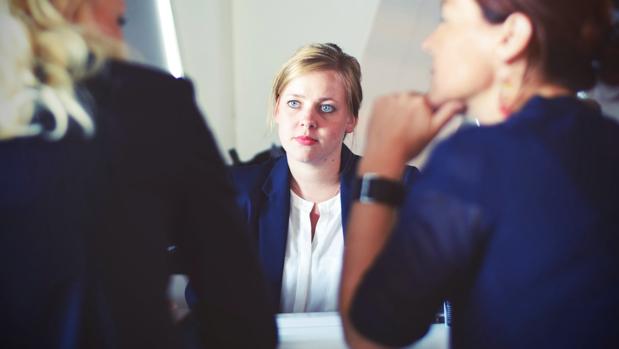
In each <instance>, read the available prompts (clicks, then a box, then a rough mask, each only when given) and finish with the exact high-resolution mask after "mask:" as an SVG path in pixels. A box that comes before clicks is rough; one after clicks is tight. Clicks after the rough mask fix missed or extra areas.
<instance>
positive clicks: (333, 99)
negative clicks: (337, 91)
mask: <svg viewBox="0 0 619 349" xmlns="http://www.w3.org/2000/svg"><path fill="white" fill-rule="evenodd" d="M285 96H291V97H295V98H305V95H301V94H298V93H290V94H286V95H285ZM318 101H319V102H324V101H333V102H338V100H337V99H335V98H333V97H320V98H318Z"/></svg>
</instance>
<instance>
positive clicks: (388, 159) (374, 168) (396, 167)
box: [357, 152, 406, 181]
mask: <svg viewBox="0 0 619 349" xmlns="http://www.w3.org/2000/svg"><path fill="white" fill-rule="evenodd" d="M405 167H406V160H403V159H402V158H399V157H398V156H396V155H395V154H392V153H391V154H389V153H385V152H383V153H378V152H373V153H366V154H364V155H363V157H362V158H361V161H360V162H359V166H358V168H357V173H358V175H359V176H362V175H364V174H366V173H375V174H377V175H379V176H380V177H384V178H388V179H392V180H397V181H399V180H401V178H402V174H403V173H404V169H405Z"/></svg>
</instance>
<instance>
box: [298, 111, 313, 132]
mask: <svg viewBox="0 0 619 349" xmlns="http://www.w3.org/2000/svg"><path fill="white" fill-rule="evenodd" d="M316 114H317V113H316V111H315V110H314V108H308V109H307V110H305V111H304V112H303V113H302V114H301V119H300V120H299V125H300V126H301V127H307V128H316V126H317V125H318V123H317V120H316V118H317V115H316Z"/></svg>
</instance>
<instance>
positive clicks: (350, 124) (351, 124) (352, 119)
mask: <svg viewBox="0 0 619 349" xmlns="http://www.w3.org/2000/svg"><path fill="white" fill-rule="evenodd" d="M357 119H359V118H358V117H356V116H354V115H350V116H349V117H348V121H347V122H346V133H351V132H352V131H354V130H355V127H356V126H357Z"/></svg>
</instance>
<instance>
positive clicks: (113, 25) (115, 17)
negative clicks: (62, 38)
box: [52, 0, 126, 40]
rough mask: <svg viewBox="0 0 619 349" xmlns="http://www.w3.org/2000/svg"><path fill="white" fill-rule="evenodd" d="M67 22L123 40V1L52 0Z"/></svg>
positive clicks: (124, 8) (124, 6) (124, 7)
mask: <svg viewBox="0 0 619 349" xmlns="http://www.w3.org/2000/svg"><path fill="white" fill-rule="evenodd" d="M52 3H53V4H54V5H55V6H56V8H57V9H58V10H59V11H60V12H61V13H62V15H63V16H64V17H65V18H67V19H68V20H70V21H72V22H75V23H78V24H80V25H82V26H84V27H86V28H89V29H91V30H93V31H95V32H98V33H101V34H103V35H105V36H108V37H110V38H113V39H116V40H122V39H123V32H122V19H121V18H122V17H123V15H124V13H125V10H126V5H125V1H124V0H73V1H71V0H53V1H52Z"/></svg>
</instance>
